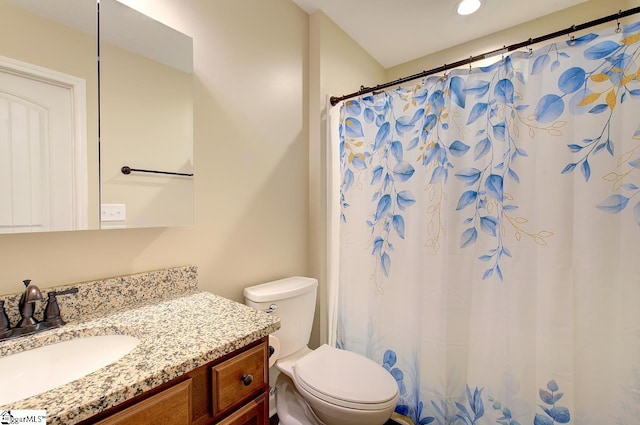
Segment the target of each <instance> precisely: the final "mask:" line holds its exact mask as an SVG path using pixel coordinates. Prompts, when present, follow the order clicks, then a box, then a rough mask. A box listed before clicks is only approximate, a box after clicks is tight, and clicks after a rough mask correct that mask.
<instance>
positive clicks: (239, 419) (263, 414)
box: [217, 394, 269, 425]
mask: <svg viewBox="0 0 640 425" xmlns="http://www.w3.org/2000/svg"><path fill="white" fill-rule="evenodd" d="M267 403H268V401H267V397H266V395H265V394H262V395H261V396H259V397H258V398H256V399H255V400H251V401H250V402H249V403H247V404H245V405H244V406H242V407H241V408H240V409H238V410H236V411H235V412H234V413H232V414H231V416H229V417H228V418H226V419H223V420H222V421H220V422H218V423H217V425H264V424H268V420H267V415H268V413H267V412H268V409H269V407H268V405H267Z"/></svg>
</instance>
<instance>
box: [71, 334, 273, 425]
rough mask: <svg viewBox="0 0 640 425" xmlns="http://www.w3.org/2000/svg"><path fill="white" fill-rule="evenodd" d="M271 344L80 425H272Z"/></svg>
mask: <svg viewBox="0 0 640 425" xmlns="http://www.w3.org/2000/svg"><path fill="white" fill-rule="evenodd" d="M267 348H268V338H267V337H264V338H262V339H260V340H258V341H255V342H254V343H251V344H249V345H247V346H246V347H243V348H241V349H238V350H236V351H234V352H233V353H231V354H229V355H226V356H224V357H222V358H220V359H217V360H215V361H213V362H211V363H209V364H206V365H204V366H202V367H199V368H198V369H195V370H193V371H191V372H189V373H187V374H185V375H183V376H181V377H179V378H177V379H175V380H173V381H171V382H169V383H167V384H164V385H162V386H160V387H158V388H154V389H153V390H151V391H148V392H146V393H144V394H141V395H140V396H138V397H135V398H134V399H132V400H128V401H127V402H125V403H123V404H121V405H119V406H115V407H113V408H111V409H109V410H107V411H105V412H102V413H101V414H99V415H96V416H94V417H93V418H90V419H89V420H86V421H83V422H81V425H89V424H95V425H125V424H126V425H268V424H269V375H268V374H269V368H268V367H267V364H268V354H267V353H268V349H267Z"/></svg>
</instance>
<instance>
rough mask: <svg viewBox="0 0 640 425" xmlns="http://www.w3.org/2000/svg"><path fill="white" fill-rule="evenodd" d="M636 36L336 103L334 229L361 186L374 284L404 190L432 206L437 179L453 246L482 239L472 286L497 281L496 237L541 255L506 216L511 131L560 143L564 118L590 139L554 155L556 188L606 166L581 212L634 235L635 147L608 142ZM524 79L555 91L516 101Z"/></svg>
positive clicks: (631, 77)
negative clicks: (417, 190)
mask: <svg viewBox="0 0 640 425" xmlns="http://www.w3.org/2000/svg"><path fill="white" fill-rule="evenodd" d="M639 28H640V24H631V25H627V26H625V31H624V34H623V35H624V36H625V37H628V38H625V39H621V41H614V40H610V39H605V40H602V39H601V38H600V36H599V35H598V34H595V33H588V34H584V35H582V36H580V37H577V38H573V37H572V38H571V40H569V41H567V43H566V44H567V46H563V44H564V43H558V44H550V45H548V46H546V47H543V48H541V49H540V50H539V51H537V52H536V53H535V54H534V55H533V56H532V58H531V60H530V62H529V63H530V65H529V69H528V70H527V72H528V75H526V76H525V74H524V73H523V71H522V70H520V69H517V68H516V67H515V66H514V65H513V63H512V59H511V57H510V56H507V57H505V58H504V60H502V61H498V62H496V63H494V64H492V65H490V66H486V67H482V68H480V69H478V70H476V72H475V73H474V74H470V75H469V77H466V76H463V75H462V74H461V73H459V74H454V75H452V76H449V77H437V76H433V77H428V78H426V79H425V80H424V82H423V83H422V84H421V85H418V86H416V87H415V88H414V89H406V90H405V89H398V90H396V91H389V92H385V93H382V94H380V95H375V96H374V95H369V96H365V97H362V98H360V99H357V100H350V101H348V102H345V104H344V107H343V110H342V118H341V129H340V134H341V138H342V141H341V161H342V167H343V171H342V173H343V174H342V175H343V177H342V185H341V190H342V192H341V195H340V197H341V200H342V205H343V208H342V212H341V218H342V220H343V221H346V220H347V219H348V207H349V202H348V200H347V197H348V193H349V191H352V190H354V188H355V187H357V186H358V185H360V184H362V182H366V183H368V184H369V185H371V186H374V187H375V192H374V196H373V198H372V202H373V208H372V210H371V215H370V218H369V219H368V220H366V222H367V225H368V226H369V228H370V231H371V237H372V243H373V241H374V240H375V243H374V245H373V246H374V249H373V250H372V254H373V255H375V256H377V257H378V260H379V261H378V263H379V265H380V270H381V271H382V273H383V274H384V276H389V273H390V272H391V264H392V259H393V244H394V240H395V241H402V240H404V239H405V238H406V236H407V234H408V233H410V232H411V229H410V226H411V224H410V223H409V222H408V221H406V216H405V215H406V214H407V212H408V211H409V210H410V209H411V208H413V207H414V206H415V204H416V202H417V201H416V197H415V196H414V193H412V190H411V189H410V186H408V184H409V183H411V182H412V181H413V180H415V179H416V178H419V179H421V180H423V181H424V182H425V185H426V186H427V187H436V186H437V187H439V188H440V189H439V191H440V192H438V193H441V194H442V195H441V197H442V196H445V195H444V194H445V191H446V189H447V188H448V187H449V186H451V185H450V179H449V177H450V176H455V180H456V181H457V182H458V184H459V185H460V188H459V189H458V190H459V192H457V193H454V194H453V196H452V200H454V202H455V203H456V207H455V210H456V212H457V213H459V214H461V216H460V221H461V223H464V225H465V227H464V228H463V229H461V232H462V233H461V234H460V247H461V248H466V247H469V246H471V245H474V244H475V243H476V241H478V240H479V239H484V238H488V239H489V240H491V243H490V244H489V245H485V244H483V247H485V249H486V251H485V252H482V253H480V254H479V255H478V256H477V258H478V260H479V261H481V262H482V264H484V265H486V266H487V268H485V270H484V271H483V272H482V276H483V277H484V278H486V279H488V278H491V277H495V278H497V279H498V280H502V279H503V277H504V273H503V270H504V266H503V264H502V263H503V261H505V258H509V257H510V255H509V254H508V252H509V250H508V247H507V241H506V239H505V232H504V228H505V226H508V227H510V228H512V229H513V234H514V236H515V238H516V240H517V241H520V240H521V238H522V237H529V238H530V239H531V240H533V241H534V242H535V243H536V244H538V245H540V246H547V245H548V239H549V238H550V237H551V236H553V232H551V231H547V230H543V231H537V232H536V231H529V230H524V229H523V228H522V226H521V225H520V224H522V223H524V222H526V220H525V219H523V218H520V217H515V216H513V215H512V214H513V212H514V211H516V210H517V209H518V203H517V201H516V200H514V199H512V197H511V195H510V194H509V193H508V188H509V187H510V185H519V184H522V181H521V180H522V176H523V175H522V174H521V173H520V172H519V170H518V169H517V164H518V161H519V160H521V158H527V156H528V155H527V151H526V149H525V147H524V143H525V142H526V140H525V139H524V137H523V134H521V133H523V132H522V131H521V130H520V128H525V130H527V131H528V133H529V137H531V138H532V137H534V136H535V135H536V134H537V133H540V132H545V133H546V134H547V135H548V136H549V137H554V136H561V135H562V127H563V126H564V125H565V124H566V122H567V121H565V119H569V117H568V116H580V115H583V114H587V116H590V117H591V119H592V120H598V121H594V122H601V130H600V131H598V132H597V133H595V134H592V135H590V136H589V137H587V138H583V139H581V140H574V141H572V142H569V143H564V144H563V145H562V146H563V149H568V151H569V152H570V153H571V155H573V158H572V160H571V161H567V163H566V165H564V168H562V169H559V170H557V172H558V176H559V178H560V177H563V178H567V177H569V176H571V175H575V176H576V177H577V178H579V179H581V180H583V181H584V182H585V183H590V182H591V181H593V180H594V179H595V178H596V176H597V178H600V177H602V176H603V174H602V165H601V164H603V162H602V161H603V159H601V158H604V156H608V157H613V156H615V155H618V161H617V162H618V165H617V167H618V168H619V169H616V170H614V171H611V172H609V173H608V174H607V172H606V170H605V173H604V177H602V178H603V179H604V180H605V181H606V182H608V183H610V184H611V188H612V193H611V194H610V195H608V196H607V197H605V199H603V200H602V201H601V202H600V203H598V204H597V205H592V206H591V207H595V208H597V210H599V211H602V212H605V213H608V214H609V215H617V214H622V213H623V212H624V211H626V210H627V209H630V210H632V212H631V216H632V217H633V221H634V222H635V223H637V224H638V225H640V183H638V184H635V185H634V184H633V183H631V179H632V178H637V177H638V175H639V172H638V171H639V170H640V148H637V149H634V150H632V151H627V152H617V151H618V150H619V149H616V144H617V143H619V141H617V140H615V139H614V137H613V136H612V134H613V133H612V131H611V130H612V126H613V125H614V122H615V119H616V112H617V111H621V112H620V114H622V109H621V108H622V107H623V105H625V106H626V105H627V104H629V102H633V101H634V100H635V99H640V86H639V84H640V82H639V81H638V79H639V78H640V77H638V75H640V72H639V71H640V66H639V63H640V61H638V60H637V58H638V56H639V55H640V40H639V38H640V37H636V36H632V35H634V34H637V32H639V31H640V29H639ZM572 57H576V58H580V57H581V58H582V59H581V60H582V62H584V64H582V65H573V64H570V63H569V62H570V60H571V59H572ZM585 61H586V62H585ZM534 76H538V77H539V78H542V77H544V78H553V79H554V81H556V82H557V84H556V85H555V90H552V91H551V92H546V93H540V94H539V95H537V96H538V97H529V98H526V97H525V96H526V92H525V91H524V90H523V89H521V88H520V87H522V86H523V85H524V84H526V82H527V81H526V79H527V78H532V77H534ZM538 77H536V78H538ZM630 107H636V108H637V105H636V106H630ZM458 117H459V118H458ZM456 120H458V121H456ZM519 123H520V127H518V126H517V124H519ZM523 125H524V127H523ZM452 126H454V127H452ZM372 127H373V128H375V131H374V132H373V133H372V132H371V128H372ZM463 127H466V128H467V131H468V133H467V134H465V135H464V137H461V136H458V137H455V138H450V135H449V136H448V135H447V134H448V133H452V131H453V130H454V128H458V129H459V128H463ZM636 129H637V130H636V131H635V133H634V134H630V135H629V137H633V138H634V139H640V125H638V124H636ZM449 140H453V142H450V141H449ZM624 167H626V170H625V169H622V168H624ZM420 169H423V170H424V172H423V171H421V170H420ZM574 172H575V173H574ZM423 173H424V174H425V175H424V177H423ZM365 175H366V176H367V177H366V178H365V177H364V176H365ZM418 176H419V177H418ZM366 183H365V184H366ZM451 187H454V186H451ZM443 199H444V198H443ZM629 206H632V208H628V207H629ZM429 211H436V210H434V209H429ZM431 243H435V242H433V241H432V242H431ZM557 416H558V417H559V418H561V417H562V415H561V414H558V415H557ZM545 420H546V419H540V421H545Z"/></svg>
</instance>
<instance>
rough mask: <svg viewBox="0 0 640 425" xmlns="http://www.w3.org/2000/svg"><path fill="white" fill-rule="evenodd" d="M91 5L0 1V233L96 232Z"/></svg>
mask: <svg viewBox="0 0 640 425" xmlns="http://www.w3.org/2000/svg"><path fill="white" fill-rule="evenodd" d="M96 26H97V25H96V10H95V4H94V2H92V1H91V0H83V1H78V0H56V1H55V2H48V1H40V0H0V233H18V232H38V231H57V230H71V229H97V228H98V227H99V215H98V207H99V193H98V187H99V184H98V144H97V142H96V141H97V139H98V77H97V72H96V71H97V64H96V45H97V38H96V34H97V32H96Z"/></svg>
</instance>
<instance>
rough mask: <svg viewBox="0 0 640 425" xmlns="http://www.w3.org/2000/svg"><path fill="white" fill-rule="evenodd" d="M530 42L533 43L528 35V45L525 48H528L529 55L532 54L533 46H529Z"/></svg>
mask: <svg viewBox="0 0 640 425" xmlns="http://www.w3.org/2000/svg"><path fill="white" fill-rule="evenodd" d="M531 44H533V39H532V38H531V37H529V45H528V46H527V49H528V50H529V56H533V48H532V47H531Z"/></svg>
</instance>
